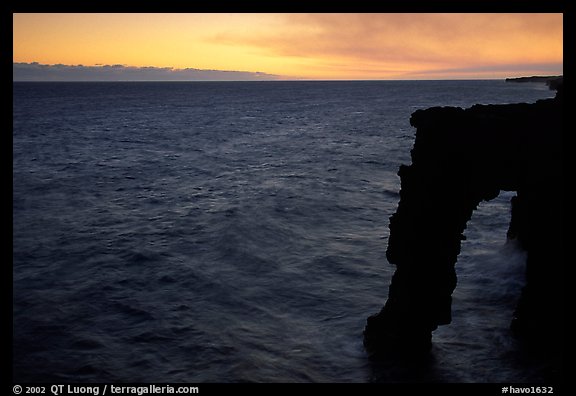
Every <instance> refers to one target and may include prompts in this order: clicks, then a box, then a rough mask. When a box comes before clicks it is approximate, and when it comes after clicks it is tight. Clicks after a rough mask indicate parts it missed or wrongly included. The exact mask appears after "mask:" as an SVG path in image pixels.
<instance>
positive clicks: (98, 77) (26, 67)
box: [12, 62, 281, 81]
mask: <svg viewBox="0 0 576 396" xmlns="http://www.w3.org/2000/svg"><path fill="white" fill-rule="evenodd" d="M280 78H281V77H280V76H278V75H274V74H268V73H262V72H247V71H227V70H202V69H192V68H186V69H175V68H171V67H153V66H146V67H135V66H125V65H97V66H84V65H62V64H56V65H45V64H40V63H37V62H32V63H16V62H15V63H13V64H12V79H13V81H264V80H278V79H280Z"/></svg>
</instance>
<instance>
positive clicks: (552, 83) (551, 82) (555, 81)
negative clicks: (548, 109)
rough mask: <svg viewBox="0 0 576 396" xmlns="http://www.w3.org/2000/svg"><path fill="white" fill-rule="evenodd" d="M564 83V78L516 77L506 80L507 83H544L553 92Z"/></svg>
mask: <svg viewBox="0 0 576 396" xmlns="http://www.w3.org/2000/svg"><path fill="white" fill-rule="evenodd" d="M563 81H564V76H530V77H514V78H507V79H506V82H515V83H526V82H530V83H531V82H535V83H544V84H546V85H547V86H548V87H549V88H550V89H552V90H556V89H557V88H558V86H559V85H561V84H562V83H563Z"/></svg>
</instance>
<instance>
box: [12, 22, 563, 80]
mask: <svg viewBox="0 0 576 396" xmlns="http://www.w3.org/2000/svg"><path fill="white" fill-rule="evenodd" d="M562 19H563V18H562V14H397V13H394V14H14V15H13V22H14V25H13V51H14V52H13V62H15V63H32V62H38V63H40V64H45V65H54V64H64V65H84V66H101V65H124V66H130V67H137V68H140V67H158V68H174V69H185V68H195V69H210V70H230V71H246V72H262V73H267V74H270V75H274V76H275V78H281V79H322V80H326V79H336V80H342V79H345V80H357V79H369V80H372V79H459V78H504V77H515V76H525V75H537V74H540V75H551V74H562V73H563V37H562V36H563V20H562Z"/></svg>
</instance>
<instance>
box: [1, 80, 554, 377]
mask: <svg viewBox="0 0 576 396" xmlns="http://www.w3.org/2000/svg"><path fill="white" fill-rule="evenodd" d="M553 96H554V92H553V91H550V90H548V88H547V87H546V86H544V85H543V84H535V83H523V84H514V83H506V82H504V81H500V80H482V81H355V82H353V81H350V82H336V81H332V82H329V81H284V82H280V81H278V82H273V81H270V82H194V83H184V82H179V83H172V82H170V83H169V82H131V83H127V82H126V83H121V82H118V83H18V82H15V83H14V84H13V135H12V138H13V146H12V150H13V151H12V152H13V182H12V183H13V184H12V185H13V380H14V381H15V382H42V381H44V382H60V383H62V382H77V383H80V382H144V383H148V382H164V383H165V382H188V383H204V382H362V383H364V382H534V381H536V382H537V381H541V380H544V377H542V375H543V374H542V372H543V364H542V363H541V362H540V361H539V360H538V359H533V358H531V357H530V356H527V355H526V353H525V352H524V351H523V350H522V348H521V346H520V345H519V344H518V343H517V341H516V340H515V339H514V338H513V337H512V336H511V334H510V331H509V323H510V319H511V316H512V312H513V310H514V306H515V304H516V302H517V299H518V297H519V293H520V289H521V287H522V285H523V282H524V254H523V252H521V251H520V250H518V249H517V248H516V247H515V246H514V244H513V243H511V242H507V241H506V230H507V227H508V222H509V219H510V208H509V201H510V198H511V197H512V196H513V195H514V192H506V191H503V192H501V194H500V196H499V197H498V198H496V199H494V200H492V201H490V202H484V203H482V204H481V205H480V207H479V208H478V210H477V211H476V212H475V214H474V216H473V218H472V220H471V221H470V222H469V224H468V227H467V230H466V236H467V240H466V241H464V242H463V245H462V253H461V254H460V256H459V260H458V264H457V271H458V279H459V281H458V282H459V283H458V286H457V288H456V291H455V293H454V302H453V322H452V324H450V325H448V326H442V327H440V328H439V329H438V330H437V331H436V332H434V336H433V342H434V346H433V348H432V356H431V359H430V360H429V361H427V362H426V363H423V364H421V365H419V366H418V367H417V368H414V367H398V366H390V365H386V364H382V363H378V362H374V361H373V360H371V359H369V358H368V356H367V354H366V352H365V351H364V349H363V346H362V331H363V328H364V326H365V323H366V318H367V317H368V316H369V315H371V314H374V313H376V312H378V311H379V310H380V308H381V307H382V305H383V304H384V302H385V301H386V297H387V293H388V285H389V282H390V278H391V276H392V274H393V271H394V267H393V266H392V265H390V264H389V263H388V262H387V260H386V257H385V252H386V247H387V237H388V232H389V230H388V221H389V217H390V216H391V215H392V214H393V213H394V212H395V210H396V206H397V204H398V200H399V188H400V179H399V177H398V176H397V175H396V173H397V171H398V167H399V166H400V165H401V164H409V163H410V149H411V147H412V144H413V142H414V135H415V129H414V128H412V127H411V126H410V124H409V118H410V114H411V113H412V112H414V111H415V110H417V109H423V108H428V107H432V106H460V107H468V106H471V105H473V104H476V103H517V102H529V103H530V102H534V101H536V100H538V99H544V98H550V97H553Z"/></svg>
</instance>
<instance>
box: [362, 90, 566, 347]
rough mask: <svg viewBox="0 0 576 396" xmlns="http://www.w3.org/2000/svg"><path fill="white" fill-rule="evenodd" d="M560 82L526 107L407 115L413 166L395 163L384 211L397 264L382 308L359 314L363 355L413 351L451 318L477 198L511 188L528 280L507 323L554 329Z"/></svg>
mask: <svg viewBox="0 0 576 396" xmlns="http://www.w3.org/2000/svg"><path fill="white" fill-rule="evenodd" d="M562 107H563V100H562V89H559V91H558V93H557V95H556V98H554V99H548V100H540V101H538V102H536V103H533V104H509V105H475V106H472V107H471V108H469V109H461V108H454V107H434V108H430V109H426V110H418V111H416V112H414V113H413V114H412V117H411V119H410V123H411V124H412V126H414V127H416V128H417V132H416V141H415V143H414V147H413V149H412V151H411V155H412V164H411V165H409V166H406V165H402V166H401V167H400V170H399V172H398V175H399V176H400V178H401V191H400V202H399V204H398V209H397V211H396V213H395V214H394V215H393V216H392V217H391V218H390V225H389V227H390V237H389V240H388V250H387V252H386V255H387V258H388V261H389V262H390V263H392V264H395V265H396V266H397V268H396V272H395V273H394V276H393V278H392V282H391V285H390V289H389V296H388V300H387V302H386V304H385V306H384V308H383V309H382V311H381V312H380V313H379V314H377V315H373V316H371V317H370V318H368V324H367V326H366V330H365V333H364V335H365V345H366V348H367V350H368V351H369V352H378V351H385V352H390V351H399V352H402V353H406V352H420V351H425V350H427V349H429V347H430V346H431V332H432V331H433V330H435V329H436V328H437V326H439V325H445V324H448V323H450V322H451V303H452V298H451V295H452V292H453V290H454V288H455V287H456V281H457V280H456V273H455V269H454V265H455V263H456V260H457V257H458V254H459V253H460V245H461V241H462V240H463V239H464V236H463V232H464V229H465V228H466V222H467V221H468V220H469V219H470V217H471V216H472V212H473V211H474V209H475V208H476V207H477V205H478V204H479V203H480V202H481V201H482V200H490V199H493V198H495V197H497V196H498V194H499V192H500V190H507V191H516V192H517V196H516V197H515V198H514V205H513V216H512V221H511V226H510V230H509V233H508V235H509V236H510V237H517V238H518V239H519V240H520V242H521V245H522V246H523V247H524V248H525V249H526V251H527V283H526V287H525V288H524V289H523V291H522V297H521V301H520V303H519V304H518V309H517V311H516V314H515V318H514V320H513V329H514V330H515V331H516V332H517V333H518V334H519V335H530V334H538V336H539V337H546V335H548V336H550V335H551V334H552V335H553V337H555V338H556V339H558V337H561V331H562V330H561V329H562V298H563V296H562V289H563V283H562V282H563V278H562V270H563V255H562V190H563V178H562Z"/></svg>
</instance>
